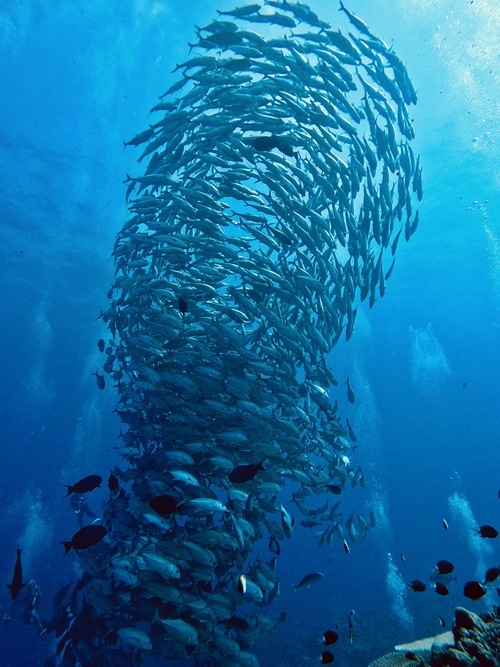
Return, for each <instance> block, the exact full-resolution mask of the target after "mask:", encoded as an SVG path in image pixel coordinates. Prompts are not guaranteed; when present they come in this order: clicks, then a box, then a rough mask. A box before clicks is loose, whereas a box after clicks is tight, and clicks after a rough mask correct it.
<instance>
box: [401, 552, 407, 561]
mask: <svg viewBox="0 0 500 667" xmlns="http://www.w3.org/2000/svg"><path fill="white" fill-rule="evenodd" d="M401 561H402V562H403V563H406V558H405V557H404V554H401Z"/></svg>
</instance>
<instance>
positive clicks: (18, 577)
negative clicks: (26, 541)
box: [6, 547, 26, 600]
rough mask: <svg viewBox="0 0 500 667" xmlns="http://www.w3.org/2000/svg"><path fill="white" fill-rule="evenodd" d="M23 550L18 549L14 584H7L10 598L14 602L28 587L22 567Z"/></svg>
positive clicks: (13, 578) (13, 576)
mask: <svg viewBox="0 0 500 667" xmlns="http://www.w3.org/2000/svg"><path fill="white" fill-rule="evenodd" d="M22 550H23V549H22V547H21V548H19V547H17V556H16V563H15V565H14V573H13V575H12V583H11V584H6V586H7V588H8V589H9V591H10V596H11V598H12V599H13V600H15V599H16V597H17V594H18V593H19V591H20V590H21V589H22V588H24V587H25V586H26V584H24V583H23V567H22V565H21V552H22Z"/></svg>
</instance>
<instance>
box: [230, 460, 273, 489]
mask: <svg viewBox="0 0 500 667" xmlns="http://www.w3.org/2000/svg"><path fill="white" fill-rule="evenodd" d="M259 470H264V466H263V465H262V461H260V462H259V463H257V464H250V465H246V466H238V467H237V468H235V469H234V470H233V471H232V472H231V473H230V474H229V481H230V482H232V483H233V484H244V483H245V482H249V481H250V480H251V479H253V478H254V477H255V475H256V474H257V473H258V472H259Z"/></svg>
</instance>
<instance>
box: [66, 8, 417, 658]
mask: <svg viewBox="0 0 500 667" xmlns="http://www.w3.org/2000/svg"><path fill="white" fill-rule="evenodd" d="M342 9H343V12H342V14H341V15H339V17H340V16H342V20H346V21H348V22H349V24H350V25H349V28H350V32H344V31H341V30H340V29H331V27H330V26H329V25H328V24H327V23H326V22H324V21H322V20H321V19H320V18H319V17H318V16H316V14H315V13H314V12H313V11H312V10H311V9H310V8H309V7H308V6H307V5H306V4H304V3H297V2H292V0H290V1H288V0H287V1H286V2H285V1H282V2H281V1H280V2H271V1H270V0H269V1H268V2H264V1H261V2H255V3H251V4H249V5H243V6H240V7H237V8H236V9H234V10H229V9H228V10H219V16H218V18H217V19H215V20H213V21H212V22H210V23H209V24H207V25H206V26H204V27H200V28H197V30H196V38H195V40H194V41H193V43H191V45H190V50H191V51H192V53H190V55H189V56H188V58H187V59H186V61H185V62H183V63H182V64H180V65H178V66H177V67H176V68H175V70H176V71H177V72H178V77H179V78H178V79H177V80H175V81H174V82H173V83H172V84H171V85H170V87H169V88H168V90H167V91H166V92H165V93H164V94H162V95H161V96H160V100H159V101H158V102H157V103H156V104H155V106H154V111H153V113H154V117H153V118H152V119H151V120H150V123H149V128H148V129H146V130H144V131H143V132H140V133H139V134H138V135H137V136H136V137H133V138H132V139H131V140H130V141H128V142H127V144H129V145H132V146H138V147H140V149H139V153H140V157H139V161H140V162H142V163H143V167H142V171H141V173H138V174H136V173H134V172H131V173H130V174H127V178H126V199H127V202H128V208H129V214H130V215H129V217H128V219H127V221H126V222H125V223H124V224H123V226H122V229H121V230H120V231H119V233H118V234H117V237H116V240H115V243H114V247H113V252H112V254H113V258H114V266H115V275H114V280H113V284H112V286H111V289H110V290H109V293H108V296H109V304H108V307H107V309H105V310H104V311H103V312H102V314H101V319H102V320H103V322H104V323H105V324H106V325H107V327H108V331H109V337H108V336H106V337H105V338H106V341H107V342H106V345H105V349H104V354H105V355H106V360H105V362H104V364H103V368H104V372H106V373H107V374H108V375H109V376H110V377H111V378H112V379H113V381H114V382H116V384H117V390H118V406H117V414H118V416H119V418H120V420H121V421H122V423H123V428H122V430H121V432H120V438H119V443H118V445H117V451H118V453H119V454H120V456H121V457H122V459H123V465H120V470H118V469H115V471H114V474H115V476H116V478H117V481H118V484H119V487H120V494H118V493H112V494H109V495H108V498H107V500H106V502H105V503H104V507H103V510H102V512H103V526H102V527H101V528H102V529H103V530H108V531H109V532H107V533H104V534H106V535H107V538H106V547H108V546H109V548H106V549H99V548H98V549H95V550H92V549H88V551H86V552H85V554H84V557H83V558H81V559H79V560H81V563H79V567H80V568H81V572H82V575H81V579H80V582H81V583H80V582H79V583H77V584H76V585H75V592H74V596H73V597H72V598H71V601H70V603H69V606H70V608H71V610H72V611H73V610H75V609H79V608H81V607H85V609H87V608H88V606H89V605H90V602H91V604H92V609H91V612H90V611H89V615H90V616H91V620H92V623H91V628H92V638H91V639H88V637H89V633H88V627H87V626H88V622H87V626H85V621H84V619H82V618H81V616H82V615H79V614H76V613H72V614H69V615H68V618H67V619H61V620H60V624H61V627H62V628H63V629H61V630H60V634H59V637H60V638H61V639H60V640H59V642H60V654H61V656H62V658H61V659H62V660H66V662H67V663H68V664H71V660H73V662H76V661H77V660H78V656H81V658H82V659H81V662H86V663H88V662H89V661H90V662H92V661H93V662H94V664H97V662H96V661H97V658H98V657H99V655H98V647H101V646H104V645H105V641H106V640H105V637H106V634H107V633H108V632H109V628H112V629H113V631H114V632H115V633H116V639H117V641H116V644H115V645H113V651H114V652H115V653H114V654H113V655H114V656H115V657H116V662H117V664H127V660H128V663H129V664H132V663H133V664H139V663H140V662H141V660H143V659H145V658H146V657H148V658H149V657H152V658H153V659H154V658H159V659H167V660H170V659H171V660H187V659H192V660H194V659H197V660H198V659H199V660H200V661H202V662H203V664H206V665H207V666H208V665H218V664H232V665H235V666H238V667H254V665H256V664H257V658H256V657H255V656H254V655H253V654H252V653H251V652H250V651H249V650H248V645H249V642H248V637H247V633H248V632H249V630H248V628H247V629H242V626H241V624H238V623H235V624H234V625H232V626H230V632H228V631H227V627H226V625H225V624H224V623H223V622H225V621H228V619H233V618H236V617H237V616H238V614H237V612H238V611H239V607H240V605H243V607H242V609H243V610H245V609H248V607H247V605H248V606H250V607H251V606H258V607H259V614H258V616H259V617H261V620H260V622H261V623H262V624H265V623H266V621H265V620H264V613H263V608H264V607H265V606H266V605H269V604H271V603H272V601H273V600H275V599H276V597H277V596H278V595H279V591H280V577H279V569H278V567H277V559H278V554H279V552H280V550H281V548H280V545H281V542H282V541H284V540H286V539H292V538H293V534H294V524H295V519H296V517H297V514H298V513H299V514H301V515H302V516H304V517H305V519H306V521H307V522H308V525H311V526H319V528H318V530H317V533H318V535H317V539H318V542H319V543H320V544H331V543H332V542H333V540H337V539H339V540H340V542H341V543H343V544H344V549H345V550H346V552H347V553H348V552H349V548H350V547H349V545H348V543H347V540H346V538H347V535H348V536H349V537H348V538H347V539H349V544H350V543H351V542H352V544H353V548H354V545H355V543H356V541H357V540H359V538H360V536H361V537H363V536H364V535H366V533H367V531H368V530H369V529H371V528H373V526H375V524H376V516H375V514H374V513H373V511H370V510H368V512H369V516H368V515H367V516H366V517H363V516H361V515H357V517H356V515H355V514H353V513H352V512H351V513H350V514H349V513H345V515H344V514H343V512H342V510H339V509H338V507H336V506H335V504H336V502H338V501H340V497H341V495H342V491H343V490H344V489H345V488H346V486H347V487H348V488H351V487H357V486H364V484H365V479H364V475H363V473H362V471H361V468H359V466H357V464H353V463H352V462H351V459H352V458H353V456H354V455H355V453H352V452H353V447H352V442H353V441H354V440H355V439H356V438H357V436H356V433H355V430H354V428H353V426H352V425H351V423H350V422H349V424H348V425H347V427H346V423H345V420H344V421H341V419H340V416H339V414H338V404H337V403H336V401H335V396H334V393H333V392H334V391H335V388H336V387H337V386H338V384H339V383H338V380H337V379H336V377H335V375H334V372H333V371H332V368H331V366H330V352H331V351H332V350H333V349H334V347H335V345H336V344H337V343H338V341H339V340H340V338H341V337H342V336H343V335H345V338H346V339H347V340H349V338H350V337H351V336H352V335H353V333H354V332H355V329H356V322H357V312H358V304H359V302H360V301H366V302H367V303H368V304H369V305H370V306H373V305H374V304H375V303H376V302H377V301H378V299H379V298H381V297H382V296H383V295H384V293H385V292H386V283H387V280H388V278H389V277H390V274H391V272H392V269H393V267H394V261H395V253H396V246H397V245H398V243H397V239H399V238H405V239H406V240H408V239H409V238H410V237H411V236H412V234H413V233H414V231H415V230H416V228H417V222H418V217H417V215H416V212H415V210H414V208H415V206H414V202H415V198H416V199H420V198H421V195H422V189H421V178H420V166H419V163H418V160H417V159H416V158H415V157H414V155H413V152H412V150H411V147H410V142H411V140H412V138H413V136H414V130H413V125H412V121H411V117H410V114H409V106H410V105H411V104H414V103H415V101H416V96H415V91H414V88H413V85H412V82H411V80H410V78H409V76H408V74H407V72H406V69H405V67H404V65H403V63H402V62H401V61H400V60H399V58H398V57H397V55H396V54H395V53H394V52H393V50H392V48H389V47H387V45H386V44H385V43H384V42H383V41H382V40H380V39H378V38H377V37H376V36H375V35H373V34H372V33H371V32H370V31H369V30H368V28H367V27H366V25H365V24H364V23H363V22H362V21H361V19H360V18H359V17H357V16H355V15H354V14H352V13H350V12H349V11H348V10H347V9H346V8H345V7H344V6H342ZM270 27H272V33H271V32H270V30H269V28H270ZM335 28H336V27H335ZM403 231H404V233H403ZM108 338H109V339H108ZM99 377H100V376H99ZM99 377H98V375H96V378H97V380H98V381H99ZM347 399H348V401H349V402H350V403H352V402H354V400H355V397H354V391H353V389H352V387H351V385H350V383H349V379H348V381H347ZM259 462H260V463H259ZM262 462H265V469H263V467H264V466H263V464H262ZM245 485H246V486H245ZM291 485H293V488H294V497H293V500H294V504H293V509H292V510H290V511H289V504H288V503H289V500H290V498H289V497H288V496H289V491H288V489H289V488H290V487H291ZM339 491H340V493H339ZM334 495H335V496H336V497H335V498H334V497H333V496H334ZM337 496H338V498H337ZM317 497H319V498H321V500H319V501H316V500H315V498H317ZM304 523H305V522H304ZM94 528H95V529H96V530H97V528H99V527H98V526H95V527H94ZM77 535H78V533H77ZM103 536H104V535H103ZM91 537H92V539H90V538H91ZM97 537H98V536H97V535H94V536H90V535H88V536H87V538H86V539H83V538H82V539H81V540H80V538H78V539H77V537H76V535H75V536H74V537H73V539H72V541H71V542H68V543H66V544H70V545H71V547H70V548H87V546H85V547H79V545H80V544H82V543H84V544H85V545H87V544H88V545H89V546H90V543H91V542H92V541H93V540H94V539H96V538H97ZM100 539H102V538H100ZM261 539H262V540H263V541H262V544H263V545H265V546H264V547H263V549H260V548H259V549H256V548H255V546H256V544H257V543H258V541H259V540H261ZM267 545H268V546H269V548H267ZM65 548H67V549H68V547H67V546H66V545H65ZM68 550H69V549H68ZM261 552H262V553H261ZM153 554H154V555H153ZM242 572H244V573H245V574H244V575H242V574H241V573H242ZM313 574H314V573H313ZM316 574H319V573H316ZM242 576H244V577H245V579H244V580H242V579H241V577H242ZM243 581H244V582H245V585H244V586H243V583H242V582H243ZM304 585H306V584H304ZM79 586H80V588H79ZM238 586H239V587H240V589H241V591H240V593H238ZM243 588H244V593H243ZM110 596H111V597H113V596H116V597H117V598H118V600H117V602H119V603H117V604H113V605H109V604H108V602H104V600H105V599H106V600H109V597H110ZM152 599H155V600H156V599H160V600H162V604H163V605H164V606H165V609H164V610H163V609H162V610H161V611H160V610H159V609H158V610H155V609H154V605H152V604H151V600H152ZM87 601H90V602H89V605H87ZM167 610H168V615H169V618H167V617H166V613H163V611H165V612H166V611H167ZM155 612H156V613H155ZM241 613H242V614H244V613H245V611H242V612H241ZM351 620H352V624H353V623H354V615H352V619H351ZM244 621H245V623H247V624H248V626H249V627H250V632H251V633H256V632H257V631H258V622H259V621H258V618H257V617H256V616H255V615H252V614H251V613H248V615H247V616H246V617H245V619H244ZM64 623H66V625H64ZM269 625H270V626H272V622H269ZM135 626H137V628H139V633H145V635H146V636H147V637H149V638H150V640H151V648H150V643H149V642H148V641H147V639H146V637H145V636H144V635H143V634H138V633H134V632H133V631H132V630H131V629H133V628H134V627H135ZM120 629H122V632H121V640H120V632H119V630H120ZM111 636H112V637H115V635H111ZM351 638H352V639H353V638H354V634H353V630H352V631H351ZM322 660H324V661H325V664H326V663H327V662H332V661H333V655H332V654H331V653H329V652H327V651H326V652H325V653H324V654H323V656H322Z"/></svg>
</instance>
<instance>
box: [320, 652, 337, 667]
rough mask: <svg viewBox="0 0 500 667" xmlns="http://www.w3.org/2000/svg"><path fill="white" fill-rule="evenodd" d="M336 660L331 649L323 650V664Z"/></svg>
mask: <svg viewBox="0 0 500 667" xmlns="http://www.w3.org/2000/svg"><path fill="white" fill-rule="evenodd" d="M334 660H335V658H334V656H333V654H332V653H330V651H323V653H322V654H321V664H322V665H329V664H330V663H331V662H333V661H334Z"/></svg>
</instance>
